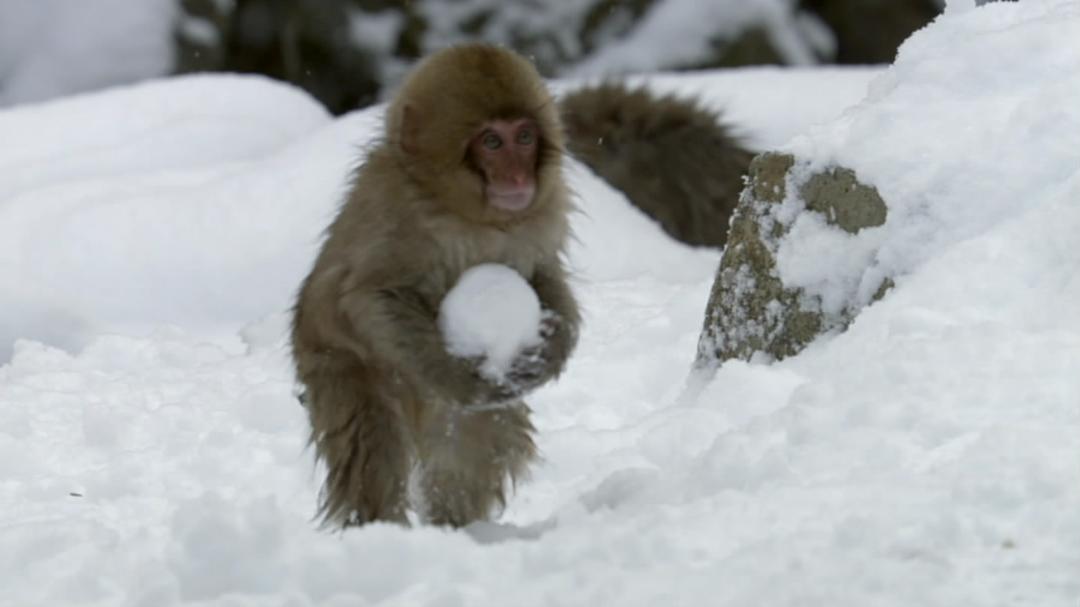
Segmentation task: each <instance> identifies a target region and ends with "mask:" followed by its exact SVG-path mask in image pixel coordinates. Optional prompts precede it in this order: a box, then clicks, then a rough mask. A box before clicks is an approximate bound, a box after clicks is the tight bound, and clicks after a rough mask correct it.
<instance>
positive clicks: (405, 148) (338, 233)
mask: <svg viewBox="0 0 1080 607" xmlns="http://www.w3.org/2000/svg"><path fill="white" fill-rule="evenodd" d="M563 153H564V141H563V132H562V127H561V125H560V119H559V116H558V111H557V108H556V105H555V104H554V103H553V100H552V98H551V97H550V95H549V93H548V92H547V90H546V88H545V85H544V83H543V81H542V79H541V78H540V76H539V74H538V73H537V72H536V70H535V69H534V68H533V66H532V65H531V64H530V63H529V62H528V61H526V60H525V59H523V58H521V57H519V56H518V55H516V54H514V53H512V52H511V51H508V50H504V49H501V48H498V47H494V46H486V45H469V46H459V47H454V48H450V49H447V50H444V51H441V52H438V53H436V54H434V55H432V56H430V57H428V58H427V59H426V60H424V61H422V62H421V63H420V64H419V65H418V66H417V67H416V68H415V69H414V71H413V72H412V73H411V74H410V75H409V76H408V77H407V78H406V80H405V82H404V83H403V85H402V87H401V89H400V91H399V92H398V94H397V96H396V97H395V98H394V99H393V101H392V102H391V103H390V105H389V108H388V110H387V114H386V119H385V138H384V140H383V141H382V142H381V143H379V144H378V145H377V146H376V147H374V148H373V149H372V150H371V151H370V152H369V155H368V157H367V159H366V161H365V162H364V164H363V165H362V166H361V167H360V168H359V169H358V171H357V172H356V174H355V176H354V177H353V180H352V185H351V190H350V191H349V193H348V195H347V197H346V200H345V203H344V205H343V206H342V208H341V210H340V212H339V214H338V215H337V217H336V218H335V219H334V221H333V223H332V224H331V225H330V227H329V228H328V230H327V235H326V240H325V242H324V244H323V246H322V250H321V251H320V253H319V255H318V257H317V259H316V261H315V264H314V267H313V269H312V270H311V273H310V274H309V275H308V276H307V278H306V279H305V280H304V282H303V284H302V286H301V289H300V293H299V296H298V298H297V302H296V305H295V308H294V317H293V325H292V335H291V337H292V351H293V357H294V360H295V363H296V371H297V377H298V379H299V380H300V382H301V383H302V384H303V386H304V390H305V393H304V395H303V397H302V400H303V401H304V403H305V405H306V408H307V412H308V416H309V420H310V423H311V442H312V443H313V445H314V447H315V450H316V455H317V457H319V458H320V459H321V460H322V461H323V462H324V464H325V467H326V473H327V476H326V479H325V483H324V485H323V489H322V492H321V496H320V502H321V503H320V511H321V514H322V516H323V517H324V519H325V521H326V522H328V523H331V524H337V525H342V526H346V525H360V524H364V523H367V522H371V521H396V522H402V523H405V522H407V520H408V519H407V511H408V510H409V509H410V508H415V507H417V506H418V505H419V507H418V510H419V512H418V514H419V515H420V518H421V520H424V521H426V522H429V523H432V524H438V525H451V526H462V525H466V524H468V523H470V522H472V521H476V520H482V519H484V518H486V517H488V516H490V515H491V514H492V513H493V512H494V511H496V510H497V509H498V508H499V507H500V506H502V505H504V504H505V500H506V494H507V491H508V489H509V488H510V486H511V485H512V483H513V482H514V480H515V479H518V478H520V477H521V476H522V475H523V474H524V473H525V472H526V469H527V467H528V465H529V463H530V461H531V460H533V459H534V457H535V455H536V448H535V446H534V443H533V438H532V435H533V431H534V429H533V426H532V424H531V423H530V421H529V408H528V407H527V406H526V404H525V403H524V402H523V401H522V397H523V396H524V395H525V394H527V393H528V392H530V391H531V390H533V389H534V388H536V387H538V386H540V385H541V384H543V383H545V382H547V381H549V380H551V379H553V378H555V377H557V376H558V375H559V374H560V373H561V372H562V370H563V367H564V365H565V363H566V360H567V357H568V356H569V355H570V353H571V351H572V350H573V348H574V345H575V343H576V342H577V336H578V325H579V321H580V317H579V313H578V308H577V304H576V302H575V300H574V296H573V294H572V293H571V291H570V288H569V287H568V286H567V281H566V273H565V271H564V268H563V262H562V259H561V255H562V251H563V247H564V243H565V241H566V238H567V230H568V227H567V212H568V210H569V208H570V201H569V197H568V192H567V188H566V184H565V182H564V180H563V175H562V155H563ZM488 263H494V264H501V265H503V266H507V267H509V268H512V269H513V270H515V271H516V272H517V273H519V274H520V275H521V277H523V278H524V279H525V280H526V281H527V282H528V283H529V285H530V286H531V287H532V289H533V290H535V292H536V295H537V296H538V298H539V302H540V305H541V307H542V309H543V312H544V313H543V316H542V318H543V321H542V328H541V331H540V334H541V335H542V336H543V338H542V339H541V340H540V341H539V344H538V345H536V346H534V347H531V348H527V349H525V350H524V351H522V352H520V354H519V355H518V356H516V358H514V359H513V361H512V363H511V364H510V368H509V370H508V371H507V373H506V374H505V376H503V377H501V378H499V379H492V378H491V377H490V376H488V375H486V374H484V373H482V372H481V365H482V363H483V360H479V359H478V358H476V357H474V358H462V357H458V356H454V355H451V354H450V353H448V350H447V347H446V345H445V344H444V339H443V336H442V334H441V332H440V330H439V327H438V319H437V317H438V313H439V309H440V304H441V302H442V300H443V298H444V296H445V295H446V293H447V292H448V291H449V290H450V289H451V288H452V287H453V286H454V285H455V283H456V281H457V280H458V278H459V277H460V276H461V274H462V273H463V272H465V271H466V270H468V269H469V268H471V267H474V266H477V265H480V264H488ZM414 495H415V496H417V497H418V499H416V500H412V501H415V502H416V503H415V504H412V503H410V499H409V497H411V496H414Z"/></svg>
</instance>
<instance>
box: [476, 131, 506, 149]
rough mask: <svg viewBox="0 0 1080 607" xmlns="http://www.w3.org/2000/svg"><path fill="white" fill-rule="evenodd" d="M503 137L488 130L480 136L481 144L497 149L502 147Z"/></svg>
mask: <svg viewBox="0 0 1080 607" xmlns="http://www.w3.org/2000/svg"><path fill="white" fill-rule="evenodd" d="M502 143H503V142H502V137H499V136H498V135H496V134H495V133H494V132H492V131H487V132H486V133H484V134H483V135H481V136H480V145H482V146H484V147H485V148H487V149H489V150H497V149H499V148H501V147H502Z"/></svg>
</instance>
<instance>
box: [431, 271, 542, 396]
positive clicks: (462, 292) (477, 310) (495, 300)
mask: <svg viewBox="0 0 1080 607" xmlns="http://www.w3.org/2000/svg"><path fill="white" fill-rule="evenodd" d="M439 329H440V330H441V331H442V334H443V339H444V340H445V341H446V348H447V350H448V351H449V352H450V353H451V354H454V355H456V356H460V357H463V358H472V357H480V358H482V359H483V363H482V364H481V367H480V372H481V373H483V374H484V375H486V376H488V377H490V378H492V379H496V380H498V379H502V378H503V377H505V376H506V372H507V371H509V370H510V364H511V363H512V362H514V359H515V357H516V356H517V355H518V354H520V353H521V351H522V350H523V349H525V348H527V347H529V346H535V345H537V344H539V343H540V298H539V297H537V295H536V291H533V288H532V287H531V286H529V283H528V282H526V281H525V279H524V278H522V277H521V274H518V273H517V271H516V270H514V269H512V268H510V267H507V266H504V265H501V264H497V263H485V264H480V265H478V266H473V267H472V268H469V269H468V270H466V271H465V272H463V273H462V274H461V278H459V279H458V282H457V284H455V285H454V287H453V288H452V289H450V291H449V292H447V294H446V297H444V298H443V301H442V305H441V306H440V307H439Z"/></svg>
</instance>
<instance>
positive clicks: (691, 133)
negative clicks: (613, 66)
mask: <svg viewBox="0 0 1080 607" xmlns="http://www.w3.org/2000/svg"><path fill="white" fill-rule="evenodd" d="M560 109H561V113H562V119H563V125H564V128H565V131H566V136H567V141H568V145H567V147H568V149H569V151H570V152H571V154H572V155H573V156H575V157H576V158H577V159H578V160H580V161H581V162H583V163H585V164H586V165H587V166H588V167H589V168H590V169H592V170H593V171H594V172H595V173H596V174H597V175H599V176H600V177H602V178H603V179H604V180H605V181H607V182H608V183H610V184H611V185H612V186H614V187H615V188H617V189H619V190H621V191H622V192H623V193H624V194H626V197H627V198H629V199H630V201H631V202H632V203H633V204H634V205H635V206H637V207H638V208H640V209H641V210H642V211H644V212H645V214H647V215H648V216H650V217H652V218H653V219H655V220H656V221H657V222H658V223H659V224H660V225H661V227H663V229H664V231H665V232H667V233H668V234H669V235H670V236H671V237H673V238H675V239H677V240H680V241H682V242H685V243H687V244H690V245H698V246H711V247H722V246H724V244H725V243H726V242H727V232H728V224H729V222H730V220H731V214H732V212H733V211H734V210H735V205H736V203H737V202H738V199H739V192H740V191H741V190H742V186H743V175H744V174H745V173H746V169H747V167H748V166H749V165H750V159H751V158H752V157H753V153H751V152H749V151H747V150H746V149H745V148H744V147H743V146H742V144H741V143H740V142H739V140H738V139H737V138H736V137H735V136H734V135H733V134H732V132H731V129H730V128H729V127H727V126H726V125H725V124H724V123H723V122H722V121H721V120H720V117H719V116H718V115H717V114H716V113H715V112H712V111H709V110H707V109H705V108H704V107H702V106H701V104H700V103H698V102H697V101H695V100H693V99H686V98H680V97H676V96H671V95H667V96H658V95H654V94H652V93H650V92H648V91H646V90H644V89H632V88H629V87H627V86H625V85H622V84H616V83H607V84H601V85H597V86H589V87H585V88H582V89H579V90H576V91H572V92H570V93H568V94H566V95H565V96H564V97H563V98H562V100H561V103H560ZM585 210H586V212H587V210H588V208H587V206H586V207H585Z"/></svg>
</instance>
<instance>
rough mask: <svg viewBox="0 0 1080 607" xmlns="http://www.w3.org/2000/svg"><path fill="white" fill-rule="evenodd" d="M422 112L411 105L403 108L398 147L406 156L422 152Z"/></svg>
mask: <svg viewBox="0 0 1080 607" xmlns="http://www.w3.org/2000/svg"><path fill="white" fill-rule="evenodd" d="M419 114H420V112H418V111H417V109H416V108H415V107H414V106H413V104H411V103H406V104H404V105H402V106H401V122H400V124H398V133H397V135H398V145H400V146H401V150H402V151H403V152H405V153H406V154H415V153H417V152H418V151H420V115H419Z"/></svg>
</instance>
